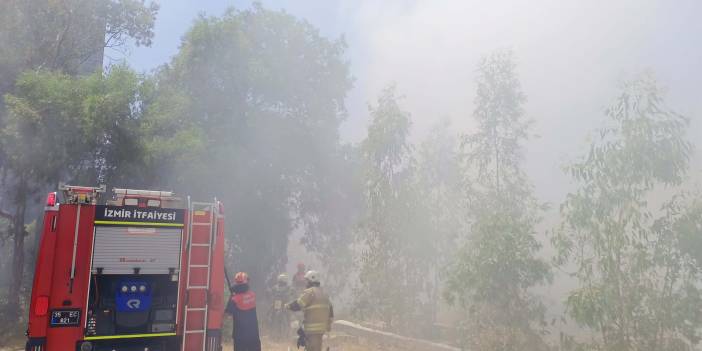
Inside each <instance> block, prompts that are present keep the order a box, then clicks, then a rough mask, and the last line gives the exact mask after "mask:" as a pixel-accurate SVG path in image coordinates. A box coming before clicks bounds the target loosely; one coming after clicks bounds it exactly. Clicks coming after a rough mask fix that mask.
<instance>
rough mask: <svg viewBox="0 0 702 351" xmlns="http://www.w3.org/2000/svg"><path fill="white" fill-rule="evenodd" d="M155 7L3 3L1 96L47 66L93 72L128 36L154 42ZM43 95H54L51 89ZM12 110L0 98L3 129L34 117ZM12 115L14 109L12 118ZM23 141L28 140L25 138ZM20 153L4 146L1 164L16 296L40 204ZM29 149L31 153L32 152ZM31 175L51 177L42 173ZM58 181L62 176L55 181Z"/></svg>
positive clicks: (135, 0) (68, 1)
mask: <svg viewBox="0 0 702 351" xmlns="http://www.w3.org/2000/svg"><path fill="white" fill-rule="evenodd" d="M157 11H158V6H157V5H156V4H154V3H150V4H148V5H147V4H146V3H145V1H143V0H99V1H94V0H61V1H48V0H27V1H25V0H8V1H5V2H4V3H3V11H0V97H4V96H5V95H6V94H8V93H9V94H15V95H18V96H21V95H22V94H24V93H26V92H20V93H17V92H16V91H15V88H16V87H19V86H23V87H25V84H26V83H27V82H16V79H17V77H18V76H19V75H20V74H21V73H22V72H24V71H27V70H42V71H47V70H49V71H58V72H63V73H67V74H71V75H73V74H80V73H82V74H86V73H92V72H95V71H96V70H98V71H99V70H101V69H102V57H103V51H104V48H106V47H107V48H119V47H123V45H125V44H126V42H127V41H128V40H133V42H134V43H135V44H136V45H150V43H151V38H152V37H153V31H152V28H153V24H154V21H155V15H156V12H157ZM26 79H27V80H29V79H30V78H29V77H26ZM50 80H52V79H50ZM54 82H55V80H54ZM47 83H48V82H47ZM44 93H47V94H49V95H51V92H48V91H46V92H44ZM34 98H36V99H39V100H41V99H42V98H44V97H43V96H39V95H35V96H34ZM27 103H29V104H31V102H27ZM13 108H14V109H15V111H14V112H10V111H8V110H9V108H6V106H5V99H3V98H0V128H4V129H5V131H6V132H9V133H13V132H15V131H12V130H11V129H12V128H15V127H17V126H18V125H19V124H22V123H19V124H18V123H17V121H16V119H17V118H30V119H31V118H34V117H35V116H33V115H32V112H31V111H24V112H23V111H20V110H18V109H19V108H21V106H20V105H15V106H14V107H13ZM25 112H26V113H28V114H24V113H25ZM9 113H14V116H11V115H8V114H9ZM13 119H15V120H13ZM51 123H54V122H51ZM12 124H15V125H14V126H12ZM25 127H26V125H25ZM29 128H30V129H31V128H33V127H29ZM25 131H26V130H25ZM16 132H23V130H17V131H16ZM24 137H26V135H24ZM32 140H34V139H32ZM20 142H21V143H24V141H23V140H20ZM3 144H4V145H9V143H3ZM30 149H31V148H30ZM59 149H60V148H59ZM18 151H22V150H17V148H12V147H10V148H3V147H0V165H1V166H2V172H3V174H4V175H5V176H4V177H3V179H2V180H3V183H4V184H3V185H4V188H5V189H11V190H10V191H9V194H8V196H7V197H6V199H7V200H9V202H10V203H9V204H3V208H5V207H11V208H12V210H13V211H14V213H13V216H14V219H13V223H14V225H13V226H12V227H13V229H12V230H13V232H12V236H13V242H14V248H15V249H16V250H13V267H12V274H13V279H12V282H13V284H15V286H12V287H11V288H10V291H11V295H10V296H11V297H12V298H13V299H15V298H17V295H16V294H14V295H13V294H12V292H18V291H19V290H20V289H21V284H22V281H23V273H24V262H25V260H24V250H23V248H24V237H25V235H26V231H25V229H24V223H25V222H26V219H27V217H30V218H31V217H33V215H34V213H33V212H36V211H33V209H34V210H36V209H39V208H40V206H30V204H29V203H28V202H29V201H30V200H33V199H34V198H33V197H34V196H36V195H37V193H36V191H37V190H39V189H40V188H39V187H38V186H37V184H32V182H31V181H29V180H27V176H26V174H24V175H23V174H17V173H15V171H17V170H18V169H20V168H22V167H23V166H21V164H24V163H27V164H31V163H32V160H28V161H27V162H24V161H20V159H21V158H23V156H22V154H18V153H17V152H18ZM56 152H58V151H56ZM27 153H28V154H32V152H31V150H27ZM59 159H60V158H59ZM17 167H20V168H17ZM22 172H26V169H25V171H22ZM30 173H31V172H30ZM32 177H36V178H43V180H44V181H46V180H47V179H45V175H41V174H37V175H32ZM56 181H58V179H52V180H51V182H56ZM5 191H7V190H5ZM28 206H29V212H30V213H28ZM19 310H20V305H16V308H15V309H14V311H13V313H16V312H19Z"/></svg>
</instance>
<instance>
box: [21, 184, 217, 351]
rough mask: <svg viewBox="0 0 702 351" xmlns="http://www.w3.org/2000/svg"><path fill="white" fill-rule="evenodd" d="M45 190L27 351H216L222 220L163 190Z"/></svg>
mask: <svg viewBox="0 0 702 351" xmlns="http://www.w3.org/2000/svg"><path fill="white" fill-rule="evenodd" d="M59 190H60V192H61V195H62V197H61V199H60V200H61V201H60V202H59V196H58V195H59V193H58V192H52V193H49V195H48V197H47V203H46V209H45V213H44V224H43V232H42V236H41V241H40V246H39V250H38V257H37V261H36V267H35V273H34V283H33V287H32V296H31V302H30V311H29V326H28V330H27V336H28V340H27V344H26V350H27V351H103V350H106V351H133V350H134V351H136V350H139V351H147V350H148V351H175V350H181V351H219V350H221V327H222V317H223V313H224V305H225V304H224V301H225V295H224V294H225V285H224V279H225V277H224V254H223V253H224V214H223V207H222V205H221V203H219V202H218V201H216V200H215V201H213V202H211V203H198V202H191V201H190V199H189V197H188V198H185V199H183V198H181V197H178V196H176V195H175V194H174V193H172V192H167V191H149V190H131V189H114V190H113V191H112V198H111V199H109V200H107V201H106V202H104V203H102V202H101V201H100V200H101V199H100V197H101V196H102V195H103V194H104V193H105V190H106V189H105V187H104V186H102V187H81V186H69V185H59Z"/></svg>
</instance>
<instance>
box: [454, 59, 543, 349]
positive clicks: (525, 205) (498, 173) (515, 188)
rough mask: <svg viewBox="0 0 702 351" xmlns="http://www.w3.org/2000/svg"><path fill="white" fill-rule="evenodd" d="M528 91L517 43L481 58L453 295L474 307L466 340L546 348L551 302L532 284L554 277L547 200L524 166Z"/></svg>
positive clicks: (466, 149)
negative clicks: (542, 234) (541, 227)
mask: <svg viewBox="0 0 702 351" xmlns="http://www.w3.org/2000/svg"><path fill="white" fill-rule="evenodd" d="M525 101H526V97H525V96H524V94H523V93H522V91H521V87H520V83H519V80H518V79H517V76H516V65H515V63H514V58H513V54H512V53H511V52H510V51H497V52H495V53H493V54H491V55H489V56H487V57H486V58H484V59H483V60H482V61H481V62H480V64H479V66H478V78H477V96H476V103H475V104H476V107H475V111H474V113H473V115H474V117H475V121H476V123H477V125H478V130H477V131H476V132H475V133H473V134H470V135H467V136H466V137H465V138H464V144H463V155H462V156H463V158H464V162H465V169H464V186H465V188H466V191H465V194H466V198H467V203H466V209H467V211H468V212H467V220H466V222H467V223H468V234H467V238H466V240H465V244H464V245H463V246H462V247H461V248H460V250H459V252H458V255H457V260H456V262H454V263H453V265H452V269H451V273H450V276H449V279H448V283H447V285H448V286H447V290H446V296H447V298H448V299H449V302H452V303H456V302H457V303H459V304H460V305H461V306H462V307H464V308H466V309H467V318H468V319H467V320H466V327H467V328H468V333H467V335H466V343H468V344H470V348H471V349H476V350H522V349H542V348H543V343H542V341H541V338H540V328H539V323H541V322H542V319H543V306H542V304H541V303H540V301H538V299H536V298H535V297H534V296H533V295H532V294H531V293H530V292H529V289H530V288H531V287H533V286H535V285H537V284H540V283H543V282H546V281H547V280H548V279H549V277H550V276H549V267H548V265H547V264H546V263H545V262H544V261H543V260H541V259H538V258H537V257H536V254H537V253H538V251H539V249H540V247H541V245H540V243H539V242H538V240H537V239H536V238H535V236H534V234H535V233H534V232H535V229H534V227H535V225H536V224H537V223H538V221H539V212H540V210H541V205H539V204H538V202H537V201H536V199H535V198H534V196H533V194H532V189H531V185H530V184H529V183H528V181H527V179H526V177H525V175H524V173H523V171H522V169H521V159H522V155H521V145H522V143H523V142H524V141H525V140H526V139H527V138H528V130H529V124H530V123H529V121H527V120H525V118H524V110H523V107H522V106H523V104H524V102H525Z"/></svg>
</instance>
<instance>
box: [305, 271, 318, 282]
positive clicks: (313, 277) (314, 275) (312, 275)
mask: <svg viewBox="0 0 702 351" xmlns="http://www.w3.org/2000/svg"><path fill="white" fill-rule="evenodd" d="M305 279H307V281H309V282H310V283H319V273H318V272H317V271H307V273H305Z"/></svg>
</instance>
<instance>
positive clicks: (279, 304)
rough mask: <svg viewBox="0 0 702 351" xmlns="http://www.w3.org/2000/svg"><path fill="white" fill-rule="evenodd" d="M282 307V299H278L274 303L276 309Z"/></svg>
mask: <svg viewBox="0 0 702 351" xmlns="http://www.w3.org/2000/svg"><path fill="white" fill-rule="evenodd" d="M282 307H283V302H282V301H280V300H276V301H275V303H274V308H275V309H276V310H279V309H281V308H282Z"/></svg>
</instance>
